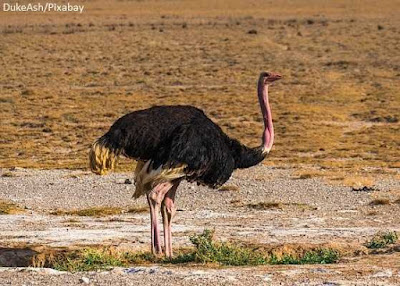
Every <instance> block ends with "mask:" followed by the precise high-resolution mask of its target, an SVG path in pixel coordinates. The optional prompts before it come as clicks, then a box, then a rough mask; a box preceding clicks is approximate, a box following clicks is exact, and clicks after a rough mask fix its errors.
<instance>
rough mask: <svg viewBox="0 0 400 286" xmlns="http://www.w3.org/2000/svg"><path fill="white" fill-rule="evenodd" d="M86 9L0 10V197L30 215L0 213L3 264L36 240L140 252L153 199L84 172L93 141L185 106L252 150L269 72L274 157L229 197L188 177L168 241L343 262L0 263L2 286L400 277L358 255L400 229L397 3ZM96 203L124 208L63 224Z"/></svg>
mask: <svg viewBox="0 0 400 286" xmlns="http://www.w3.org/2000/svg"><path fill="white" fill-rule="evenodd" d="M19 3H28V2H26V1H19ZM79 4H84V5H85V11H84V12H83V13H82V14H76V13H61V14H56V13H46V14H43V13H6V12H0V111H1V112H0V120H1V128H0V168H1V176H2V177H1V178H0V200H1V201H4V202H6V204H9V203H15V204H16V208H18V207H19V208H21V210H19V211H17V213H13V212H12V211H11V212H7V213H9V214H4V215H1V216H0V219H1V220H2V223H1V226H0V247H2V248H1V250H0V263H1V265H3V266H6V265H8V264H9V266H15V265H17V264H18V263H17V264H15V265H14V264H13V263H11V262H13V261H14V262H15V261H16V259H17V258H16V257H18V255H20V256H21V257H22V258H21V261H22V262H21V263H22V264H23V265H26V263H25V262H24V261H25V258H26V257H31V256H32V255H28V254H29V253H31V254H32V253H33V252H35V253H40V251H41V249H42V248H44V247H47V248H56V247H72V246H77V245H95V244H96V245H99V244H106V245H113V246H115V245H118V246H121V247H122V246H126V247H128V248H130V249H142V248H143V249H146V248H148V244H149V229H148V228H149V226H148V223H149V221H148V214H147V213H132V212H129V209H130V208H132V207H133V206H141V205H143V204H144V201H139V202H135V201H133V200H131V199H130V196H131V194H132V192H133V190H132V188H134V187H133V185H130V184H124V182H125V179H126V178H128V177H130V176H131V173H126V172H130V171H131V170H132V168H133V163H132V162H131V161H129V160H127V159H123V160H121V162H120V165H119V166H118V168H117V171H118V172H122V173H116V174H111V175H109V176H106V177H98V176H94V175H90V174H88V173H87V151H88V147H89V146H90V144H91V142H92V141H93V140H94V139H96V138H97V137H99V136H100V135H102V134H103V133H104V132H105V131H106V130H107V129H108V128H109V127H110V125H111V124H112V123H113V122H114V121H115V120H116V119H117V118H118V117H120V116H121V115H123V114H125V113H127V112H129V111H133V110H136V109H140V108H146V107H150V106H153V105H162V104H190V105H194V106H197V107H199V108H202V109H203V110H204V111H205V112H206V114H207V115H209V116H210V117H211V118H212V119H213V120H214V121H215V122H217V123H218V124H219V125H220V126H221V127H222V128H223V129H224V131H225V132H226V133H227V134H229V135H230V136H232V137H235V138H238V139H240V140H241V141H242V142H244V143H246V144H249V145H251V146H256V145H257V144H259V143H260V136H261V132H262V118H261V115H260V110H259V106H258V102H257V98H256V81H257V76H258V74H259V72H260V71H263V70H270V71H276V72H280V73H281V74H282V75H283V77H284V78H283V79H282V80H281V81H279V82H277V83H276V84H274V86H273V87H271V89H270V92H271V95H270V100H271V108H272V112H273V119H274V124H275V132H276V141H275V145H274V148H273V149H272V151H271V154H270V156H269V157H268V159H267V160H265V162H264V165H263V166H259V167H257V168H255V169H250V170H246V171H238V172H236V173H235V174H234V177H233V178H232V180H231V181H230V182H229V183H228V186H231V187H228V188H227V189H226V190H225V191H224V190H219V191H218V190H214V191H212V190H208V189H205V188H202V187H197V186H195V185H194V186H192V185H190V184H184V185H183V186H182V188H181V190H180V191H179V194H178V196H179V198H178V205H179V207H180V208H181V211H180V212H178V215H177V218H176V221H175V226H174V228H173V231H174V235H175V238H176V240H175V246H176V247H177V248H179V247H185V246H188V245H190V241H189V239H188V237H189V236H190V235H192V234H194V233H199V232H201V231H202V230H203V229H205V228H215V230H216V236H217V237H218V238H219V239H222V240H235V241H241V242H244V243H248V244H257V245H258V244H259V245H262V247H267V246H271V245H279V244H281V247H286V248H288V249H292V248H296V247H300V246H299V245H301V247H307V245H313V244H318V245H319V244H320V245H325V244H327V243H331V244H335V245H336V247H337V248H338V249H340V251H342V252H343V257H342V258H341V260H340V261H339V262H338V263H336V264H332V265H329V266H326V265H323V266H321V265H313V266H299V265H297V266H296V265H293V266H258V267H234V268H231V267H228V268H218V267H217V268H215V267H206V268H204V266H199V265H189V266H179V267H177V266H174V267H171V266H155V265H150V266H146V267H145V268H143V269H139V270H138V272H135V271H125V270H121V269H119V270H118V269H116V270H115V271H114V272H112V271H111V272H107V273H108V274H107V275H106V274H104V275H103V276H101V275H102V274H99V273H91V274H90V273H87V274H62V275H61V274H59V273H50V272H41V271H44V270H40V269H39V270H31V271H26V269H25V268H20V269H17V270H15V269H13V268H11V269H9V268H0V269H1V271H0V285H3V284H4V285H10V284H11V285H14V284H18V285H21V284H24V283H23V282H21V281H27V283H25V284H26V285H30V284H29V283H31V282H32V283H37V284H38V283H42V284H52V285H65V283H71V284H76V283H79V279H80V278H81V277H82V276H85V275H86V276H88V277H89V276H90V277H89V278H90V279H91V281H92V282H93V284H96V285H97V284H101V283H103V284H104V285H107V283H112V284H113V285H124V284H129V283H134V282H136V283H137V282H142V283H147V282H152V283H154V284H155V285H156V284H160V285H162V284H163V283H166V282H171V283H172V282H173V283H178V284H193V283H194V282H193V281H194V280H195V281H196V282H195V283H198V284H208V283H216V281H217V282H219V283H226V284H235V283H236V284H238V285H240V284H243V283H248V284H249V285H254V283H258V284H262V283H264V284H279V283H283V284H288V285H291V284H296V285H299V284H304V285H308V284H312V283H314V284H317V285H320V284H323V283H326V285H338V284H351V283H355V284H357V283H358V284H360V285H364V283H370V284H371V285H377V284H382V285H389V284H392V285H398V284H400V270H399V268H400V264H399V263H400V262H399V261H400V257H399V253H400V252H399V245H398V244H395V245H393V246H390V247H388V248H385V249H383V250H380V251H371V250H369V249H367V248H366V247H365V246H364V243H365V242H366V241H368V239H370V238H371V237H372V236H373V235H374V234H375V233H376V232H377V231H380V230H391V231H399V230H400V221H399V211H400V205H399V201H400V183H399V180H400V171H399V168H400V155H399V147H400V123H399V116H400V115H399V114H400V28H399V27H400V13H399V7H400V1H395V0H392V1H388V0H384V1H369V0H366V1H353V0H350V1H345V0H337V1H317V0H311V1H305V0H304V1H303V0H298V1H289V0H282V1H260V0H254V1H238V0H232V1H211V0H206V1H183V0H182V1H178V0H177V1H146V0H144V1H102V0H99V1H88V2H79ZM15 167H17V168H15ZM54 169H60V170H54ZM67 169H68V170H67ZM232 186H233V187H232ZM363 187H368V188H363ZM260 203H261V204H260ZM0 205H1V204H0ZM251 206H253V207H251ZM257 206H259V207H257ZM90 207H110V208H117V209H119V210H120V213H112V214H109V215H107V216H104V217H101V218H97V217H91V216H89V217H81V216H79V215H78V214H77V213H69V214H68V212H69V211H71V210H74V211H77V210H83V209H87V208H90ZM50 213H54V214H53V215H51V214H50ZM282 244H283V245H282ZM19 249H25V250H26V251H28V252H26V251H25V250H24V251H22V254H21V253H20V252H19ZM29 251H33V252H29ZM4 253H5V254H4ZM26 253H28V254H26ZM17 260H18V259H17ZM10 261H11V262H10ZM9 262H10V263H9ZM7 263H8V264H7ZM24 263H25V264H24ZM152 267H153V268H152ZM154 267H159V268H154ZM21 269H25V270H24V271H21ZM155 269H156V270H155ZM136 270H137V269H136ZM118 271H119V272H118ZM133 272H135V273H136V274H135V275H128V274H129V273H133ZM49 273H50V274H49ZM154 273H155V274H156V275H155V276H154V275H153V274H154ZM165 273H166V274H165ZM43 274H49V275H43ZM125 274H126V275H125ZM157 274H160V275H157ZM210 277H211V278H210ZM14 278H15V279H17V280H12V279H14ZM4 281H5V282H4ZM2 283H3V284H2ZM32 283H31V284H32ZM335 283H336V284H335ZM396 283H397V284H396Z"/></svg>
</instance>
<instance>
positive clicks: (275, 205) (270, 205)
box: [231, 202, 317, 211]
mask: <svg viewBox="0 0 400 286" xmlns="http://www.w3.org/2000/svg"><path fill="white" fill-rule="evenodd" d="M231 203H232V202H231ZM247 207H249V208H252V209H255V210H269V209H279V210H283V209H284V208H285V207H295V208H298V209H300V210H303V211H306V210H316V209H317V208H316V207H313V206H310V205H307V204H304V203H281V202H259V203H255V204H248V205H247Z"/></svg>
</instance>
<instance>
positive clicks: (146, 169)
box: [132, 160, 187, 198]
mask: <svg viewBox="0 0 400 286" xmlns="http://www.w3.org/2000/svg"><path fill="white" fill-rule="evenodd" d="M186 167H187V166H186V165H185V164H182V165H180V166H177V167H174V168H163V166H162V165H161V166H159V167H158V168H157V169H153V168H152V161H151V160H150V161H147V162H146V163H141V165H140V170H138V169H137V170H136V171H135V173H136V178H135V185H136V189H135V193H134V194H133V196H132V197H133V198H138V197H140V196H142V195H145V194H147V193H148V192H150V191H151V190H152V189H153V188H154V187H155V186H156V185H157V184H160V183H163V182H168V181H173V180H175V179H178V178H182V177H184V176H185V171H184V170H185V168H186Z"/></svg>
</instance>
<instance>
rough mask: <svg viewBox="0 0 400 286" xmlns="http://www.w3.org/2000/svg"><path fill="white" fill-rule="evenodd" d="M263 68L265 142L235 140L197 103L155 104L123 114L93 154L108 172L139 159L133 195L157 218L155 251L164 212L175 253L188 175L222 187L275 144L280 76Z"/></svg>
mask: <svg viewBox="0 0 400 286" xmlns="http://www.w3.org/2000/svg"><path fill="white" fill-rule="evenodd" d="M280 78H281V76H280V75H279V74H277V73H272V72H262V73H261V74H260V76H259V80H258V100H259V103H260V107H261V112H262V117H263V121H264V132H263V134H262V145H261V146H259V147H255V148H249V147H247V146H245V145H243V144H241V143H240V142H239V141H238V140H236V139H232V138H229V137H228V135H226V134H225V133H224V132H223V131H222V129H221V128H220V127H219V126H218V125H217V124H215V123H214V122H213V121H211V119H209V118H208V117H207V116H206V115H205V114H204V112H203V111H202V110H200V109H198V108H196V107H193V106H184V105H176V106H155V107H151V108H148V109H144V110H138V111H134V112H132V113H129V114H126V115H124V116H122V117H121V118H119V119H118V120H117V121H116V122H115V123H114V124H113V125H112V126H111V128H110V129H109V131H108V132H107V133H106V134H104V135H103V136H102V137H100V138H99V139H97V140H96V141H95V142H94V143H93V144H92V147H91V150H90V152H89V160H90V167H91V170H92V171H93V172H94V173H96V174H100V175H102V174H105V173H107V171H109V170H112V169H113V168H114V165H115V162H116V159H117V158H118V157H119V156H120V155H122V156H125V157H128V158H132V159H134V160H136V161H137V166H136V169H135V172H134V175H135V185H136V189H135V193H134V194H133V197H135V198H138V197H140V196H142V195H146V196H147V202H148V204H149V207H150V219H151V251H152V253H153V254H155V255H157V254H161V253H162V249H161V242H160V231H159V227H158V218H157V215H158V213H159V212H160V211H161V215H162V220H163V227H164V251H165V255H166V257H169V258H171V257H172V238H171V220H172V218H173V217H174V214H175V211H176V210H175V194H176V190H177V188H178V186H179V183H180V182H181V181H182V180H183V179H185V180H187V181H189V182H194V181H195V182H197V183H198V184H202V185H206V186H209V187H211V188H217V187H220V186H221V185H222V184H224V183H225V182H226V181H227V180H228V179H229V178H230V176H231V174H232V172H233V170H235V169H237V168H248V167H251V166H254V165H256V164H258V163H260V162H261V161H262V160H264V158H265V157H266V156H267V154H268V153H269V152H270V150H271V148H272V144H273V142H274V127H273V124H272V116H271V109H270V106H269V101H268V86H269V85H270V84H271V83H272V82H274V81H276V80H278V79H280Z"/></svg>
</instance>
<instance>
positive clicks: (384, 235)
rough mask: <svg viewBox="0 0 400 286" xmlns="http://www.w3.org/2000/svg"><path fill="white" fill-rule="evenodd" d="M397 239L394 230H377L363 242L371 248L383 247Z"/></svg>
mask: <svg viewBox="0 0 400 286" xmlns="http://www.w3.org/2000/svg"><path fill="white" fill-rule="evenodd" d="M397 240H398V236H397V233H396V232H395V231H386V232H378V233H377V234H375V235H374V236H373V237H372V239H371V240H370V241H367V242H366V243H365V246H366V247H368V248H371V249H378V248H384V247H386V246H387V245H389V244H394V243H396V241H397Z"/></svg>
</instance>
